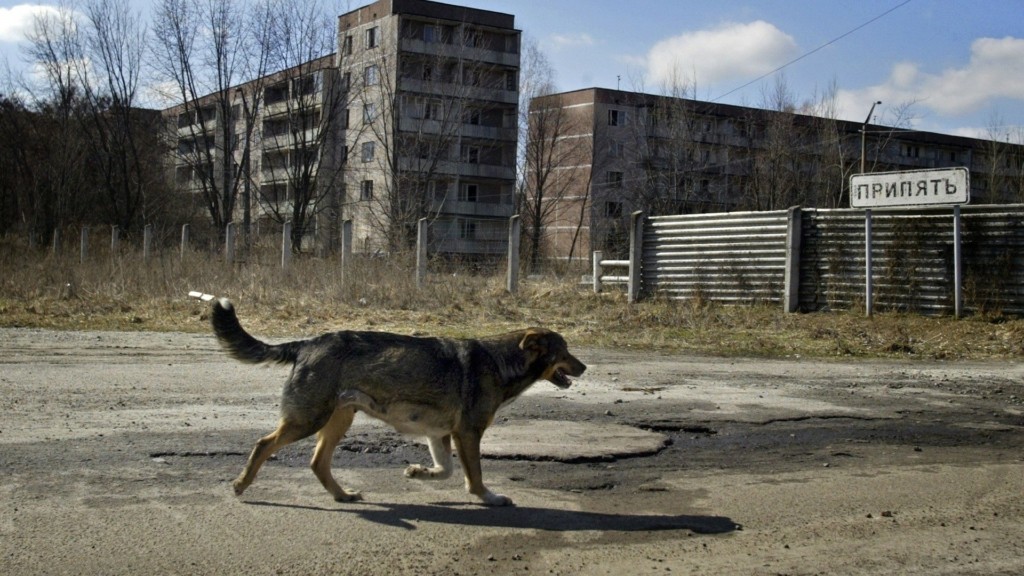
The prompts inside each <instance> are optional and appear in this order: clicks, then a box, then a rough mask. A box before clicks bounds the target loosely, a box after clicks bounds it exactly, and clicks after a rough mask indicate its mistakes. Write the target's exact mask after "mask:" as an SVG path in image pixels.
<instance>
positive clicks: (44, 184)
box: [8, 5, 94, 234]
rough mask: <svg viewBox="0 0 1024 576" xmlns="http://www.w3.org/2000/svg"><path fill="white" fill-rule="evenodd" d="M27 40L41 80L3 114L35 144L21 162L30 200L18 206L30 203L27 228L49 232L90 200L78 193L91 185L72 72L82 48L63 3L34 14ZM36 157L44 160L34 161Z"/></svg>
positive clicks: (85, 208) (78, 90)
mask: <svg viewBox="0 0 1024 576" xmlns="http://www.w3.org/2000/svg"><path fill="white" fill-rule="evenodd" d="M27 39H28V44H27V48H26V55H27V57H28V59H29V60H30V61H32V62H33V63H34V64H35V65H36V67H37V68H38V69H39V70H41V71H42V78H43V80H42V82H41V85H36V86H34V85H23V86H22V88H23V89H24V90H23V93H25V94H28V95H29V96H28V98H29V99H30V102H28V103H27V105H25V106H24V107H23V109H22V111H21V112H22V113H19V114H15V115H12V116H11V117H9V118H8V126H9V127H11V128H14V127H20V129H18V132H16V133H15V134H16V137H17V138H18V140H21V141H22V142H25V143H26V144H35V145H36V146H37V148H36V149H35V150H34V151H33V153H32V154H31V157H23V159H24V161H23V163H22V164H21V167H22V169H23V171H24V174H25V176H26V179H27V181H29V182H31V192H29V194H30V196H31V200H30V201H29V202H25V203H23V204H22V205H23V206H31V208H29V211H30V213H31V218H32V220H33V223H32V224H31V226H32V228H33V229H35V230H37V231H39V232H41V233H43V234H49V233H50V232H52V230H54V229H56V228H59V227H62V226H64V225H67V224H69V223H71V222H78V221H81V220H82V219H83V216H84V215H85V214H86V213H87V212H88V211H89V208H90V207H91V206H92V205H93V203H94V202H93V200H94V199H93V198H90V197H88V196H87V195H86V194H82V192H83V191H89V190H91V186H86V183H87V182H88V180H89V176H90V171H89V170H88V169H87V168H86V166H88V164H89V161H88V152H89V145H88V142H87V141H86V140H85V139H84V138H82V134H81V122H80V112H81V109H80V105H81V98H80V94H81V86H80V83H79V82H78V78H77V77H76V72H75V70H76V67H77V66H78V65H79V63H80V62H81V60H82V56H83V50H82V46H81V41H80V37H79V35H78V33H77V29H76V23H75V20H74V12H73V10H72V9H71V8H70V7H69V6H68V5H61V6H60V7H59V9H58V11H57V13H56V14H51V13H46V14H44V15H41V16H39V17H37V18H35V19H34V21H33V23H32V29H31V30H30V31H29V32H28V34H27ZM22 130H23V131H22ZM19 132H20V133H19ZM41 159H45V160H46V161H45V163H42V164H39V163H38V162H39V160H41Z"/></svg>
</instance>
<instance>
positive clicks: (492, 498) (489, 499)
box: [480, 492, 515, 506]
mask: <svg viewBox="0 0 1024 576" xmlns="http://www.w3.org/2000/svg"><path fill="white" fill-rule="evenodd" d="M480 499H481V500H483V501H484V504H486V505H488V506H515V504H513V503H512V499H511V498H509V497H508V496H505V495H503V494H495V493H494V492H485V493H484V494H483V495H482V496H480Z"/></svg>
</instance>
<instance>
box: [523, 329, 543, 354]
mask: <svg viewBox="0 0 1024 576" xmlns="http://www.w3.org/2000/svg"><path fill="white" fill-rule="evenodd" d="M544 336H545V332H544V331H542V330H537V329H535V328H530V329H528V330H527V331H526V333H525V334H523V339H522V340H520V341H519V349H520V350H522V351H523V352H529V353H531V354H535V355H537V356H540V355H541V354H544V353H545V352H547V349H546V348H547V346H546V345H545V342H544Z"/></svg>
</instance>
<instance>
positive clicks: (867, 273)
mask: <svg viewBox="0 0 1024 576" xmlns="http://www.w3.org/2000/svg"><path fill="white" fill-rule="evenodd" d="M881 103H882V101H881V100H877V101H875V102H873V103H872V104H871V110H868V117H867V118H865V119H864V124H862V125H861V127H860V173H861V174H863V173H864V172H865V166H864V158H865V157H866V156H867V134H868V122H870V121H871V115H872V114H874V113H875V106H878V105H879V104H881ZM852 192H853V191H852V190H851V193H852ZM871 284H872V282H871V209H870V208H867V209H865V210H864V310H865V313H866V314H867V317H868V318H870V317H871V290H872V287H871Z"/></svg>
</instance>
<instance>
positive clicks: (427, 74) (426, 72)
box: [420, 64, 434, 82]
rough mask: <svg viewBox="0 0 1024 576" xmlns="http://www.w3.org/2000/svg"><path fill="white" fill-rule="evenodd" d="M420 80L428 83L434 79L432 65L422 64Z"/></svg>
mask: <svg viewBox="0 0 1024 576" xmlns="http://www.w3.org/2000/svg"><path fill="white" fill-rule="evenodd" d="M420 78H421V79H422V80H423V81H424V82H430V81H431V80H433V79H434V65H433V64H424V65H423V72H422V73H421V75H420Z"/></svg>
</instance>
